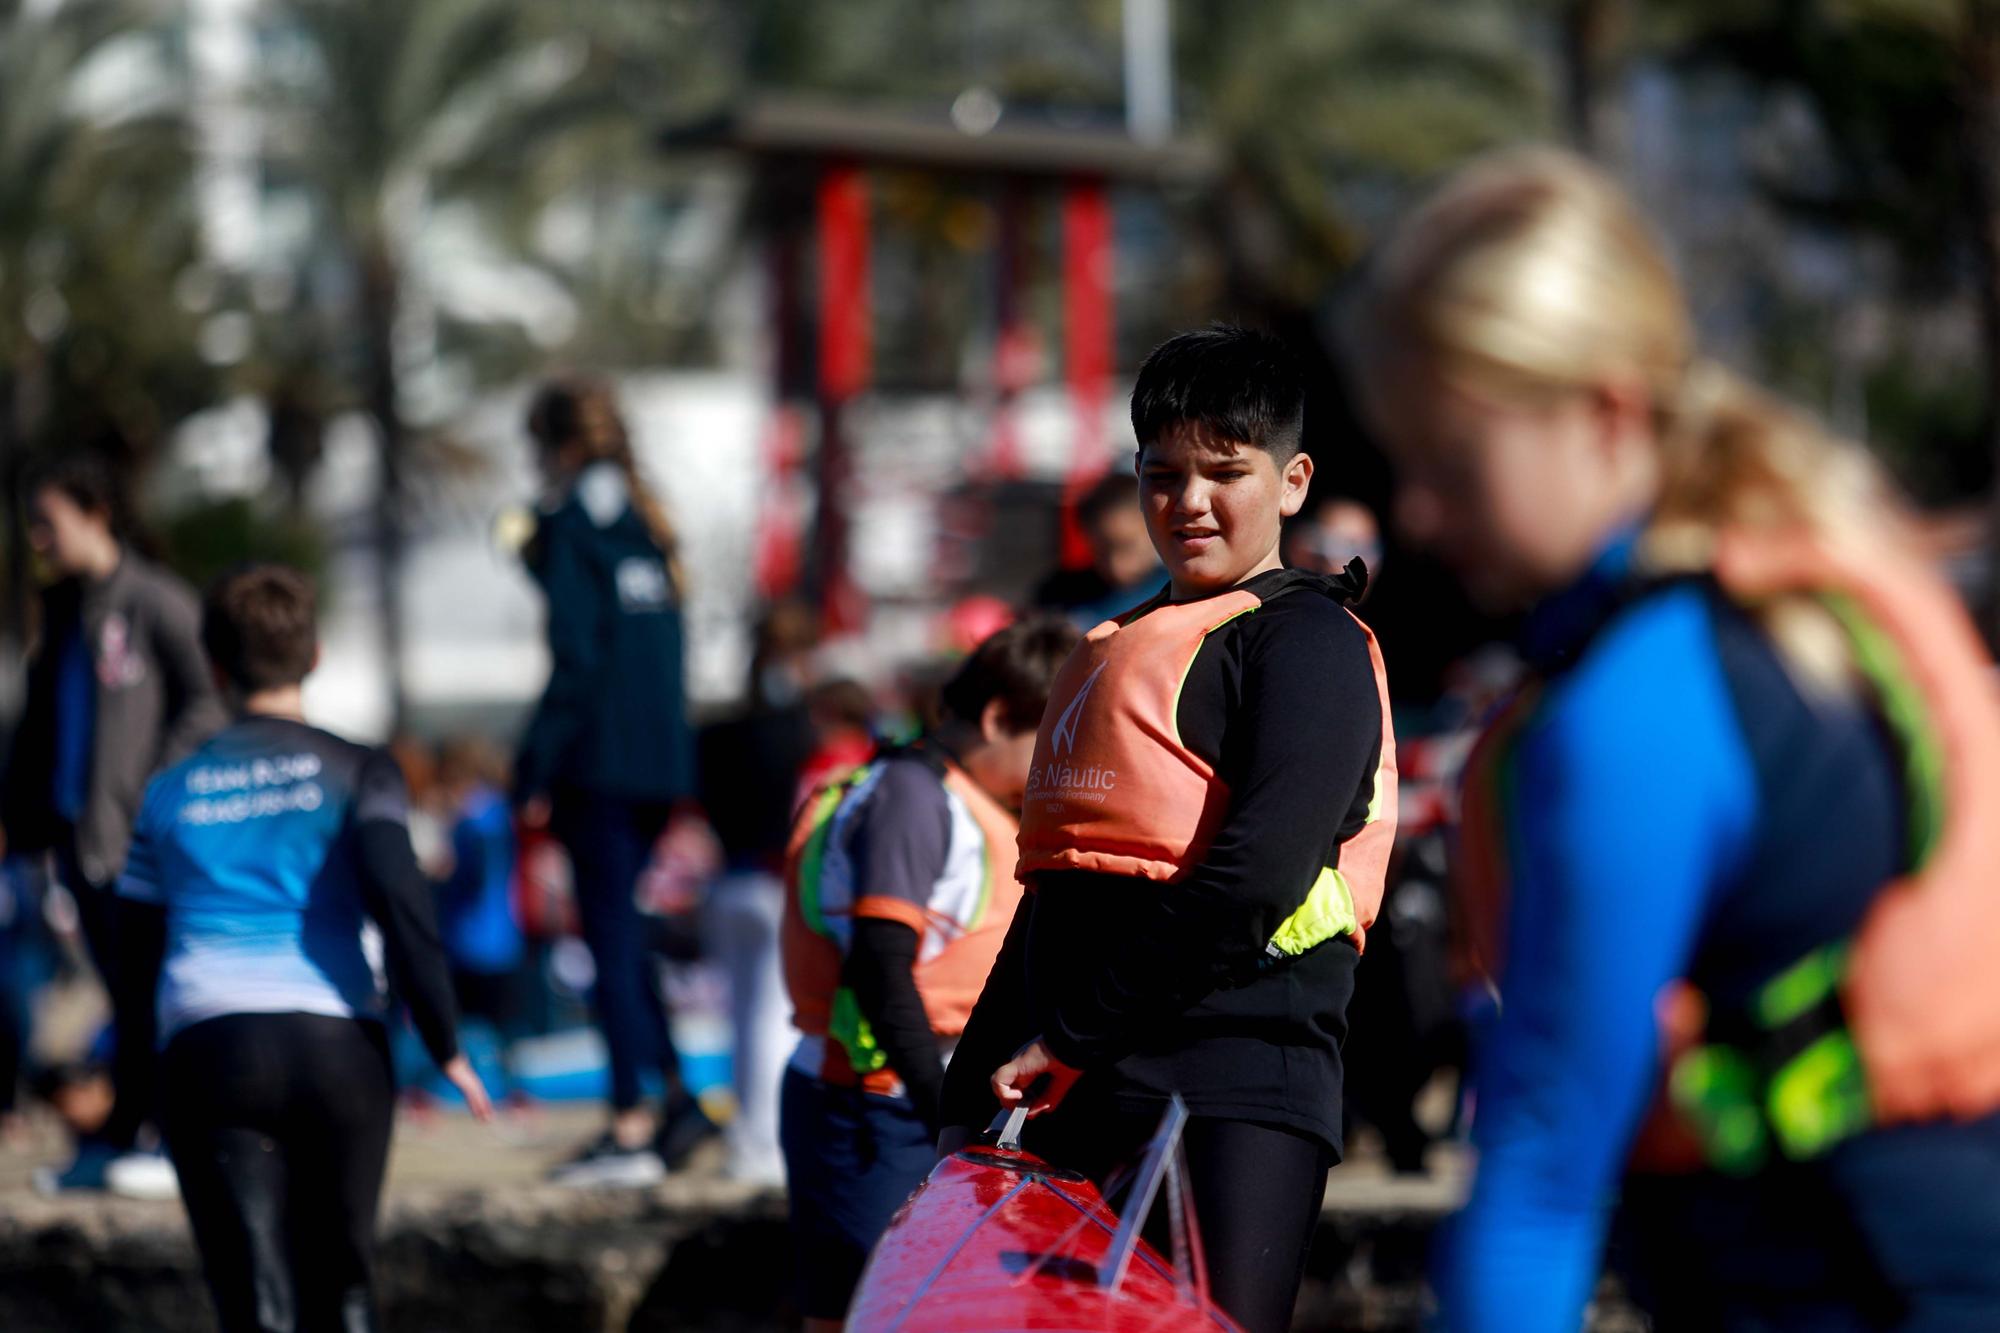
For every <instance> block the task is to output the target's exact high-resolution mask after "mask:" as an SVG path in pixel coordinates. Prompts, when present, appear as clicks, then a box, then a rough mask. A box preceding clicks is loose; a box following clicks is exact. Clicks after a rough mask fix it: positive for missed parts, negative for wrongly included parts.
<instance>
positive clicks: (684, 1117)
mask: <svg viewBox="0 0 2000 1333" xmlns="http://www.w3.org/2000/svg"><path fill="white" fill-rule="evenodd" d="M721 1133H722V1126H720V1125H718V1124H716V1123H715V1122H714V1121H713V1120H710V1119H709V1118H708V1113H707V1112H706V1111H703V1110H702V1109H701V1103H700V1102H698V1101H696V1100H695V1099H694V1098H692V1097H690V1098H688V1099H687V1100H686V1101H683V1102H681V1103H680V1104H679V1105H677V1106H674V1107H671V1108H669V1109H668V1111H667V1113H666V1114H665V1115H664V1116H662V1117H661V1118H660V1132H659V1133H658V1134H655V1135H654V1136H653V1148H654V1150H655V1151H656V1152H658V1153H659V1155H660V1160H661V1161H662V1162H664V1163H666V1167H667V1170H669V1171H678V1170H680V1169H681V1168H682V1167H684V1166H686V1165H687V1162H688V1158H690V1157H692V1156H694V1150H695V1149H696V1148H699V1147H700V1146H701V1145H702V1144H704V1143H706V1142H708V1141H709V1140H710V1139H712V1138H715V1137H717V1136H718V1135H720V1134H721Z"/></svg>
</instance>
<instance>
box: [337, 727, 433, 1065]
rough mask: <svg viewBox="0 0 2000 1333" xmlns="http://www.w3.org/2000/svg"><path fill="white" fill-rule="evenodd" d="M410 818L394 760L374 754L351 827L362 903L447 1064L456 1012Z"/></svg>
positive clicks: (416, 1019)
mask: <svg viewBox="0 0 2000 1333" xmlns="http://www.w3.org/2000/svg"><path fill="white" fill-rule="evenodd" d="M408 820H409V794H408V792H407V790H406V789H405V788H404V785H403V775H402V773H401V772H400V771H398V770H397V768H396V763H395V761H394V760H393V759H391V758H390V757H389V756H388V754H386V753H384V752H379V751H378V752H377V753H375V754H372V755H370V756H369V757H368V758H367V759H366V760H365V761H363V764H362V769H361V778H360V788H359V790H358V791H357V792H356V795H355V809H354V824H353V830H352V832H353V836H354V840H355V851H356V854H357V857H358V859H359V861H360V864H361V876H360V878H361V894H362V901H363V904H364V906H366V907H367V909H368V915H369V916H371V917H373V918H374V919H375V924H376V925H377V926H379V927H381V930H382V947H383V952H384V953H386V954H387V955H388V962H389V984H390V985H391V986H392V987H394V989H395V992H396V995H397V997H398V998H400V999H401V1000H402V1001H403V1004H404V1005H405V1007H407V1008H408V1009H409V1011H410V1021H411V1022H412V1023H414V1024H416V1028H417V1035H418V1036H420V1037H422V1038H423V1042H424V1049H425V1050H426V1051H428V1052H430V1057H431V1059H432V1060H433V1061H435V1062H436V1063H437V1064H439V1065H440V1066H442V1065H443V1064H444V1063H445V1062H446V1061H447V1060H449V1059H451V1058H452V1057H453V1056H454V1055H457V1054H458V1035H457V1027H458V1014H457V1010H456V1008H455V1006H454V1005H453V1003H452V998H451V971H450V968H449V967H448V966H447V964H446V962H445V952H444V942H443V941H442V940H441V939H439V937H438V928H437V913H436V909H435V908H434V906H433V905H432V902H431V885H430V881H429V880H428V879H426V878H425V876H424V872H423V870H422V869H421V868H420V867H419V866H418V865H417V855H416V852H415V851H413V850H412V849H411V847H410V826H409V822H408Z"/></svg>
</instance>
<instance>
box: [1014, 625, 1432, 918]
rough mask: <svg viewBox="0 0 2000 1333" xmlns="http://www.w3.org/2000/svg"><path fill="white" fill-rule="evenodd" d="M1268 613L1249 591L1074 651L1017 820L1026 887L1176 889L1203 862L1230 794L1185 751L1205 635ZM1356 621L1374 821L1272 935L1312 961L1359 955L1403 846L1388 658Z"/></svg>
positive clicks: (1090, 638)
mask: <svg viewBox="0 0 2000 1333" xmlns="http://www.w3.org/2000/svg"><path fill="white" fill-rule="evenodd" d="M1262 604H1263V602H1262V600H1261V599H1260V598H1259V597H1258V596H1257V595H1256V594H1255V593H1252V592H1249V591H1247V590H1245V589H1243V588H1235V589H1232V590H1230V591H1229V592H1225V593H1221V594H1219V595H1217V596H1214V597H1207V598H1203V599H1202V600H1200V601H1196V602H1181V603H1175V602H1167V603H1162V604H1160V605H1157V606H1155V607H1153V608H1152V609H1151V610H1142V611H1141V612H1140V613H1138V614H1135V615H1133V616H1128V617H1126V618H1125V619H1124V620H1122V621H1119V620H1107V621H1105V622H1104V623H1103V624H1101V625H1099V626H1098V627H1097V628H1095V629H1093V630H1091V631H1090V633H1089V634H1088V635H1086V636H1085V637H1084V641H1083V642H1082V643H1081V644H1079V645H1077V649H1076V651H1075V652H1074V653H1073V654H1071V656H1070V659H1069V661H1068V662H1066V663H1065V664H1064V665H1063V668H1062V670H1061V671H1060V672H1059V673H1058V674H1057V676H1056V681H1055V685H1054V686H1053V687H1052V688H1051V690H1050V692H1049V707H1048V710H1047V711H1046V712H1045V713H1043V715H1042V726H1041V731H1040V733H1039V734H1038V735H1037V736H1036V737H1035V757H1034V763H1033V766H1032V767H1031V768H1030V770H1029V773H1028V788H1027V796H1026V799H1025V800H1024V802H1023V804H1022V810H1021V839H1020V845H1021V863H1020V868H1019V873H1020V874H1021V877H1022V878H1023V879H1026V878H1027V877H1028V876H1029V875H1031V874H1034V873H1036V872H1039V871H1049V870H1094V871H1101V872H1104V873H1107V874H1113V875H1129V876H1133V877H1136V878H1140V879H1151V880H1163V881H1171V880H1175V879H1179V878H1181V877H1183V876H1185V875H1187V874H1188V873H1189V872H1191V871H1192V870H1193V869H1194V868H1195V867H1196V866H1198V865H1200V864H1201V859H1202V857H1203V856H1204V855H1205V854H1206V852H1207V851H1208V848H1209V845H1210V843H1211V842H1212V841H1213V840H1214V837H1215V832H1216V829H1217V827H1218V826H1219V825H1220V824H1221V822H1222V818H1223V816H1224V814H1225V813H1226V812H1227V809H1228V804H1229V789H1228V785H1227V784H1226V783H1225V782H1223V781H1222V780H1221V779H1220V778H1219V777H1218V776H1217V774H1216V771H1215V767H1214V765H1212V764H1210V763H1209V762H1208V761H1207V760H1205V759H1203V758H1202V757H1201V756H1200V755H1198V754H1196V753H1194V751H1192V750H1190V749H1189V748H1188V747H1187V746H1186V745H1185V744H1184V743H1183V742H1182V740H1181V736H1180V726H1179V722H1178V717H1177V714H1178V709H1179V706H1180V697H1181V686H1182V685H1183V683H1184V682H1185V681H1186V680H1187V674H1188V671H1189V670H1190V669H1191V668H1192V667H1193V665H1194V660H1195V655H1196V654H1197V653H1199V652H1200V651H1201V646H1202V644H1203V642H1204V641H1205V640H1206V639H1207V638H1208V636H1209V635H1210V634H1213V633H1214V632H1215V631H1216V630H1218V629H1220V628H1222V627H1223V626H1224V625H1226V624H1228V623H1229V622H1230V621H1232V620H1235V619H1236V618H1237V617H1238V616H1242V615H1247V614H1250V613H1251V612H1254V611H1255V610H1256V609H1257V608H1258V607H1259V606H1261V605H1262ZM1347 614H1348V615H1349V616H1353V613H1352V612H1348V613H1347ZM1354 623H1355V624H1356V625H1357V626H1359V627H1360V629H1361V632H1362V634H1363V635H1365V636H1366V638H1367V643H1368V659H1369V662H1370V663H1371V664H1372V666H1373V667H1374V671H1375V688H1376V693H1377V695H1378V696H1379V699H1380V703H1381V709H1382V749H1381V759H1380V762H1379V763H1378V765H1377V767H1376V770H1375V777H1374V793H1373V796H1372V798H1371V801H1370V805H1369V810H1368V822H1367V824H1365V825H1364V826H1363V827H1362V829H1361V830H1360V831H1359V832H1357V833H1356V834H1355V835H1354V836H1352V837H1351V838H1349V839H1347V840H1346V841H1345V842H1343V843H1342V844H1341V845H1340V848H1339V854H1338V862H1339V864H1338V866H1337V867H1332V866H1330V867H1328V868H1327V869H1326V870H1324V871H1322V873H1321V875H1320V877H1319V879H1318V880H1317V881H1316V882H1315V883H1314V884H1313V885H1311V886H1302V888H1304V889H1305V890H1306V892H1305V902H1304V904H1303V905H1302V906H1301V907H1300V908H1299V910H1298V911H1297V912H1296V913H1294V914H1293V916H1292V917H1291V918H1290V919H1288V920H1287V921H1286V922H1285V923H1284V925H1283V926H1281V927H1280V928H1279V930H1278V933H1277V935H1275V936H1274V937H1273V939H1272V941H1271V949H1272V952H1274V953H1283V954H1298V953H1303V952H1305V951H1306V950H1307V949H1309V948H1312V947H1314V946H1315V945H1318V944H1321V943H1324V942H1325V941H1326V940H1328V939H1331V938H1333V937H1334V936H1335V935H1339V934H1343V933H1346V934H1352V935H1353V936H1354V940H1355V943H1356V944H1357V945H1359V944H1361V943H1362V942H1363V940H1364V939H1365V936H1366V932H1367V929H1368V927H1369V926H1370V925H1372V924H1374V921H1375V914H1376V912H1377V911H1378V910H1379V909H1380V907H1381V905H1382V891H1383V882H1384V880H1385V879H1386V877H1387V875H1388V868H1389V853H1390V850H1391V848H1392V847H1393V845H1394V843H1395V838H1396V738H1395V732H1394V729H1393V727H1392V725H1391V721H1390V713H1389V685H1388V675H1387V673H1386V671H1385V670H1384V669H1383V665H1382V652H1381V649H1380V648H1379V647H1378V646H1377V645H1376V642H1375V635H1374V634H1373V632H1371V631H1370V630H1369V628H1368V626H1367V625H1366V624H1363V623H1362V621H1361V620H1360V619H1359V618H1358V617H1355V618H1354Z"/></svg>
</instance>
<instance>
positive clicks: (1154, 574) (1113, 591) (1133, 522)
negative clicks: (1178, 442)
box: [1032, 472, 1167, 631]
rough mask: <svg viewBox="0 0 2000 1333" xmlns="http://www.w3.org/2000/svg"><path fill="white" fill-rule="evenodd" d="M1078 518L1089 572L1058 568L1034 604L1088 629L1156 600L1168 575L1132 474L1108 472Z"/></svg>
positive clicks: (1045, 581)
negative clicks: (1141, 508) (1087, 550)
mask: <svg viewBox="0 0 2000 1333" xmlns="http://www.w3.org/2000/svg"><path fill="white" fill-rule="evenodd" d="M1076 519H1077V522H1078V523H1079V524H1080V525H1081V526H1082V528H1083V535H1084V538H1085V540H1086V541H1088V542H1089V543H1090V566H1089V568H1087V569H1059V570H1057V571H1056V572H1055V573H1053V574H1051V575H1049V576H1048V577H1047V578H1045V579H1043V580H1042V582H1041V583H1040V585H1039V586H1037V587H1036V589H1035V593H1034V597H1033V598H1032V600H1033V602H1034V604H1035V605H1036V606H1039V607H1044V608H1047V609H1048V610H1051V611H1060V612H1062V613H1063V614H1064V615H1066V616H1068V617H1069V618H1070V621H1071V623H1072V624H1074V625H1075V626H1076V627H1077V628H1078V629H1081V630H1086V631H1088V630H1091V629H1094V628H1096V627H1097V626H1098V625H1100V624H1102V623H1103V622H1104V621H1107V620H1110V619H1111V618H1112V617H1114V616H1121V615H1123V614H1125V613H1126V612H1127V611H1130V610H1131V609H1132V608H1133V607H1135V606H1137V605H1139V603H1141V602H1143V601H1145V600H1146V599H1147V598H1148V597H1151V596H1152V595H1153V594H1154V593H1156V592H1158V591H1159V590H1160V587H1161V585H1162V584H1164V583H1165V582H1166V580H1167V576H1166V571H1165V570H1163V569H1161V568H1160V558H1159V556H1158V555H1157V554H1155V553H1154V551H1153V543H1152V541H1151V540H1150V539H1149V538H1148V537H1147V536H1146V519H1145V515H1143V514H1141V513H1140V512H1139V482H1138V479H1137V478H1136V477H1134V476H1133V475H1132V474H1131V473H1129V472H1112V473H1107V474H1105V477H1104V479H1103V480H1102V481H1100V482H1098V483H1097V484H1096V485H1095V486H1093V487H1091V488H1090V490H1089V491H1088V492H1086V493H1085V494H1084V497H1083V499H1082V500H1080V501H1078V502H1077V506H1076Z"/></svg>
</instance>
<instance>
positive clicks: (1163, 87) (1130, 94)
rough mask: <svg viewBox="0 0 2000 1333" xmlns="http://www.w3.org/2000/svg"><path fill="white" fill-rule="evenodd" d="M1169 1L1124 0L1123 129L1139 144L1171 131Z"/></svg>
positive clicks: (1158, 140)
mask: <svg viewBox="0 0 2000 1333" xmlns="http://www.w3.org/2000/svg"><path fill="white" fill-rule="evenodd" d="M1169 3H1170V0H1125V128H1126V131H1127V132H1128V133H1129V134H1131V136H1132V137H1133V138H1134V139H1137V140H1138V141H1139V142H1141V143H1165V142H1166V141H1167V140H1168V139H1170V138H1172V137H1173V133H1174V40H1173V18H1172V15H1171V12H1170V11H1169V10H1168V8H1167V6H1168V4H1169Z"/></svg>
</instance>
